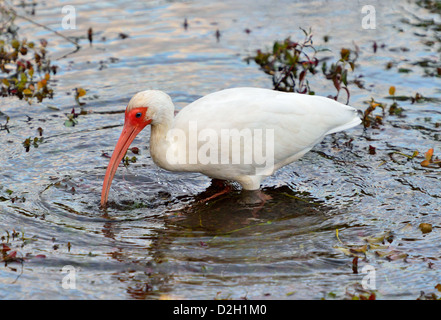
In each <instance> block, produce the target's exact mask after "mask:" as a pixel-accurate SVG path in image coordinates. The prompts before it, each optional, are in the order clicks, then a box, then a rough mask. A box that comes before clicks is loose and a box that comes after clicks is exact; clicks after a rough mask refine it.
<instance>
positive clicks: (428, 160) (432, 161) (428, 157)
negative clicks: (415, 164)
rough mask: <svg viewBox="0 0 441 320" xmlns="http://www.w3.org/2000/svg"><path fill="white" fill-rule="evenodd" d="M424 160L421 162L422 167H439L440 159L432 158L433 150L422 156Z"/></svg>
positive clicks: (440, 165)
mask: <svg viewBox="0 0 441 320" xmlns="http://www.w3.org/2000/svg"><path fill="white" fill-rule="evenodd" d="M424 157H425V159H424V160H423V161H422V162H421V166H422V167H431V168H435V167H441V159H438V158H437V157H434V156H433V148H431V149H429V150H428V151H427V152H426V153H425V154H424Z"/></svg>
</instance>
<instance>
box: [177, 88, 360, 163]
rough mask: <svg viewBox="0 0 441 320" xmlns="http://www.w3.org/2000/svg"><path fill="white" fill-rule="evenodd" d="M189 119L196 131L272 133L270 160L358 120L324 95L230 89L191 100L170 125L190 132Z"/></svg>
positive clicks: (280, 159) (302, 148) (298, 150)
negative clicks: (271, 156)
mask: <svg viewBox="0 0 441 320" xmlns="http://www.w3.org/2000/svg"><path fill="white" fill-rule="evenodd" d="M190 122H192V123H193V125H196V126H197V131H198V132H200V131H201V130H204V129H209V130H214V132H217V133H218V134H220V133H221V130H239V131H241V130H243V129H245V130H252V132H254V133H255V132H256V131H255V130H261V131H262V130H263V131H264V134H265V132H266V133H271V132H273V140H274V141H273V142H274V158H275V159H274V161H275V162H276V163H284V162H286V160H287V159H291V158H292V160H295V155H297V154H301V155H303V154H304V153H306V152H307V151H308V150H310V149H311V148H312V147H313V146H314V145H315V144H317V143H318V142H320V141H321V140H322V139H323V137H324V136H325V135H327V134H329V133H334V132H338V131H341V130H345V129H348V128H351V127H353V126H356V125H358V124H359V123H360V118H359V117H358V115H357V110H356V109H354V108H352V107H349V106H346V105H343V104H341V103H339V102H336V101H334V100H332V99H328V98H325V97H320V96H311V95H304V94H297V93H284V92H279V91H274V90H269V89H259V88H234V89H226V90H222V91H218V92H215V93H212V94H209V95H207V96H204V97H202V98H200V99H198V100H196V101H195V102H193V103H191V104H189V105H188V106H186V107H185V108H183V109H182V110H181V111H180V112H179V113H178V115H177V116H176V118H175V123H174V127H175V128H179V129H181V130H184V131H186V132H187V133H188V128H189V123H190ZM264 137H265V136H264ZM263 139H265V138H263ZM245 147H247V146H245ZM289 162H290V161H289ZM289 162H288V163H289ZM284 164H286V163H284Z"/></svg>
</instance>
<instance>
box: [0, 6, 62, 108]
mask: <svg viewBox="0 0 441 320" xmlns="http://www.w3.org/2000/svg"><path fill="white" fill-rule="evenodd" d="M0 10H1V13H2V15H1V16H2V17H3V19H7V21H3V28H2V29H1V30H0V77H2V78H1V85H0V95H1V96H3V97H6V96H16V97H18V98H19V99H24V100H26V101H28V102H29V103H32V101H33V99H36V100H37V101H38V102H41V101H43V99H45V98H52V97H53V88H52V87H51V86H50V80H51V74H53V75H54V74H56V73H57V68H58V67H57V66H55V65H53V64H52V62H51V60H50V59H49V58H48V56H47V49H46V48H47V45H48V41H47V40H45V39H40V40H39V41H38V42H34V41H28V40H27V39H26V38H24V39H20V38H19V36H18V33H17V30H18V27H17V26H16V25H15V24H14V19H15V16H14V15H13V12H11V11H7V10H6V9H5V8H3V7H0Z"/></svg>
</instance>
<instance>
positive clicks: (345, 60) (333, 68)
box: [322, 48, 358, 102]
mask: <svg viewBox="0 0 441 320" xmlns="http://www.w3.org/2000/svg"><path fill="white" fill-rule="evenodd" d="M357 59H358V48H357V49H356V50H354V51H352V50H350V49H347V48H342V49H341V51H340V59H339V60H337V62H335V63H332V64H331V65H330V66H329V68H328V66H327V64H326V61H324V62H323V64H322V71H323V74H324V75H325V76H326V79H328V80H331V81H332V83H333V84H334V87H335V89H336V90H337V94H336V95H335V96H334V97H333V98H334V99H335V100H337V99H338V96H339V93H340V91H341V90H342V89H343V90H344V91H346V94H347V102H349V97H350V93H349V89H348V87H347V86H348V72H349V69H348V66H349V67H350V70H351V71H352V72H353V71H354V70H355V62H356V61H357Z"/></svg>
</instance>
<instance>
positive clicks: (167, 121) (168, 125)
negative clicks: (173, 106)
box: [150, 111, 174, 171]
mask: <svg viewBox="0 0 441 320" xmlns="http://www.w3.org/2000/svg"><path fill="white" fill-rule="evenodd" d="M173 121H174V111H172V112H171V113H170V114H167V115H165V116H164V117H163V118H162V119H161V121H159V122H158V123H155V124H152V126H151V127H152V131H151V134H150V155H151V157H152V159H153V161H154V162H155V164H156V165H158V166H159V167H161V168H164V169H166V170H169V171H173V167H172V166H171V165H170V164H169V162H168V161H167V159H166V157H167V150H168V148H169V147H170V142H169V141H167V139H166V137H167V133H168V131H169V130H170V129H172V127H173Z"/></svg>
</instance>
